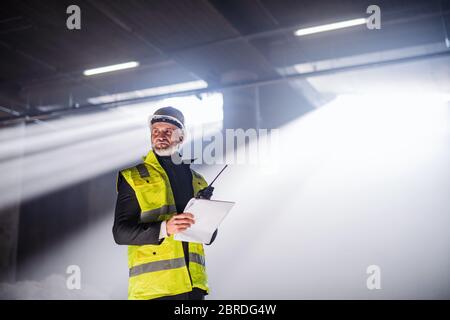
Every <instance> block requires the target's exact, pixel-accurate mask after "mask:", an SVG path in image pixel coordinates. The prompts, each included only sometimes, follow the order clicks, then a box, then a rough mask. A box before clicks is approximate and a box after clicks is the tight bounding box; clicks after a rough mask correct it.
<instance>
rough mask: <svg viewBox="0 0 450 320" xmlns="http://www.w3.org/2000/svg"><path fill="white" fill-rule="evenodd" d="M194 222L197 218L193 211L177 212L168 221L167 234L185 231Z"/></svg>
mask: <svg viewBox="0 0 450 320" xmlns="http://www.w3.org/2000/svg"><path fill="white" fill-rule="evenodd" d="M193 223H195V220H194V215H193V214H192V213H189V212H183V213H180V214H176V215H174V216H173V217H172V218H170V219H169V220H167V222H166V231H167V235H168V236H171V235H172V234H175V233H179V232H183V231H184V230H186V229H187V228H189V227H190V226H191V224H193Z"/></svg>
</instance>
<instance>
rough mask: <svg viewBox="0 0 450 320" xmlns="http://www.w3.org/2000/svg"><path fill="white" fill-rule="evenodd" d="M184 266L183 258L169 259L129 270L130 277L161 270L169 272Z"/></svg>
mask: <svg viewBox="0 0 450 320" xmlns="http://www.w3.org/2000/svg"><path fill="white" fill-rule="evenodd" d="M185 265H186V262H185V261H184V257H183V258H177V259H170V260H160V261H154V262H149V263H144V264H140V265H138V266H135V267H133V268H131V269H130V277H134V276H138V275H140V274H143V273H148V272H155V271H161V270H169V269H176V268H181V267H184V266H185Z"/></svg>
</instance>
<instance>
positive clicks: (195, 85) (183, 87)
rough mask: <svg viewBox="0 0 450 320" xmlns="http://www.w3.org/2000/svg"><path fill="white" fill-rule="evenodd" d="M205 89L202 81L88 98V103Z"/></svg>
mask: <svg viewBox="0 0 450 320" xmlns="http://www.w3.org/2000/svg"><path fill="white" fill-rule="evenodd" d="M207 87H208V83H207V82H205V81H203V80H196V81H189V82H182V83H177V84H171V85H168V86H161V87H153V88H147V89H142V90H134V91H127V92H121V93H116V94H110V95H105V96H99V97H94V98H89V99H88V102H89V103H92V104H99V103H110V102H117V101H123V100H129V99H135V98H143V97H154V96H159V95H162V94H169V93H177V92H184V91H190V90H196V89H204V88H207Z"/></svg>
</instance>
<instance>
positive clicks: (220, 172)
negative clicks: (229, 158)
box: [209, 164, 228, 186]
mask: <svg viewBox="0 0 450 320" xmlns="http://www.w3.org/2000/svg"><path fill="white" fill-rule="evenodd" d="M226 167H228V165H227V164H226V165H225V167H223V168H222V170H220V172H219V173H218V174H217V176H216V177H215V178H214V180H213V181H212V182H211V183H210V184H209V186H212V184H213V183H214V181H216V179H217V178H218V177H219V176H220V174H221V173H222V171H223V170H225V169H226Z"/></svg>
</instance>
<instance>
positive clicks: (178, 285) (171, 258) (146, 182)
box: [120, 151, 209, 300]
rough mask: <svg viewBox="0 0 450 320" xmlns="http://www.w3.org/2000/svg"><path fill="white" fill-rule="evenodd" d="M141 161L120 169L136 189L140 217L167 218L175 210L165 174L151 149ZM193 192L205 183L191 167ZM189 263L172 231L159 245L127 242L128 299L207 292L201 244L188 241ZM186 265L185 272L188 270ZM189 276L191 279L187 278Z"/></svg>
mask: <svg viewBox="0 0 450 320" xmlns="http://www.w3.org/2000/svg"><path fill="white" fill-rule="evenodd" d="M143 160H144V162H143V163H141V164H139V165H137V166H135V167H131V168H128V169H124V170H121V171H120V174H122V175H123V177H124V178H125V179H126V181H127V182H128V183H129V185H130V186H131V187H132V188H133V190H134V191H135V193H136V198H137V200H138V202H139V206H140V208H141V217H140V218H141V221H142V222H152V221H163V220H168V219H169V218H171V217H172V216H173V215H174V214H176V213H177V210H176V207H175V200H174V197H173V193H172V188H171V186H170V181H169V178H168V176H167V174H166V172H165V170H164V169H163V168H162V167H161V165H160V164H159V162H158V159H157V158H156V156H155V154H154V153H153V151H150V152H149V153H148V154H147V156H146V157H144V158H143ZM191 171H192V186H193V189H194V194H197V192H198V191H199V190H201V189H203V188H205V187H207V185H208V184H207V183H206V181H205V179H204V178H203V177H202V176H201V175H200V174H198V173H197V172H195V171H194V170H192V169H191ZM188 247H189V266H186V262H185V257H184V251H183V245H182V242H181V241H177V240H174V239H173V235H171V236H170V237H167V238H165V239H164V241H163V242H162V243H161V244H159V245H140V246H139V245H130V246H128V267H129V276H130V278H129V284H128V299H133V300H135V299H154V298H159V297H163V296H168V295H176V294H181V293H185V292H189V291H191V290H192V288H193V287H197V288H200V289H203V290H205V291H206V292H208V293H209V288H208V280H207V275H206V269H205V253H204V250H203V245H202V244H199V243H192V242H189V245H188ZM188 268H189V273H190V275H191V276H190V277H189V273H188ZM191 279H192V282H191Z"/></svg>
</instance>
